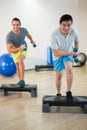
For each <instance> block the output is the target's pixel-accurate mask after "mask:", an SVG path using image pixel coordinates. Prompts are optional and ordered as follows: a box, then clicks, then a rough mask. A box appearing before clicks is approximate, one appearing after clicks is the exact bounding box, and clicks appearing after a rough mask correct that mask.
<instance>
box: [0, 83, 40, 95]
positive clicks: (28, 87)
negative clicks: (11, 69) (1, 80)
mask: <svg viewBox="0 0 87 130" xmlns="http://www.w3.org/2000/svg"><path fill="white" fill-rule="evenodd" d="M8 91H15V92H30V93H31V97H37V85H36V84H33V85H32V84H25V86H24V87H23V88H22V87H20V85H17V84H2V85H1V87H0V92H1V95H3V96H7V94H8Z"/></svg>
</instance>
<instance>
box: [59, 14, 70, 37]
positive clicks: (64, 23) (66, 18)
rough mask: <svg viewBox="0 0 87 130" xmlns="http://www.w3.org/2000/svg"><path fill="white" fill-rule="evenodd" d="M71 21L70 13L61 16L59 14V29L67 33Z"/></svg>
mask: <svg viewBox="0 0 87 130" xmlns="http://www.w3.org/2000/svg"><path fill="white" fill-rule="evenodd" d="M72 23H73V18H72V16H71V15H69V14H64V15H63V16H61V18H60V31H61V32H62V33H63V34H64V35H66V34H68V32H69V30H70V28H71V25H72Z"/></svg>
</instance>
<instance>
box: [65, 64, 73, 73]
mask: <svg viewBox="0 0 87 130" xmlns="http://www.w3.org/2000/svg"><path fill="white" fill-rule="evenodd" d="M72 69H73V67H72V63H71V62H67V63H65V70H66V72H67V73H69V74H72Z"/></svg>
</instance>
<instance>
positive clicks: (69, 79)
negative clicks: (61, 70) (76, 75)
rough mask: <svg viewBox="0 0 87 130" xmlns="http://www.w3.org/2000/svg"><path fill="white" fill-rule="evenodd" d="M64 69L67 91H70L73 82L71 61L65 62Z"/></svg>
mask: <svg viewBox="0 0 87 130" xmlns="http://www.w3.org/2000/svg"><path fill="white" fill-rule="evenodd" d="M65 70H66V81H67V91H71V86H72V82H73V68H72V62H66V63H65Z"/></svg>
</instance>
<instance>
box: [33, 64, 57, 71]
mask: <svg viewBox="0 0 87 130" xmlns="http://www.w3.org/2000/svg"><path fill="white" fill-rule="evenodd" d="M53 68H54V66H53V65H35V71H40V70H52V69H53Z"/></svg>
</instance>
